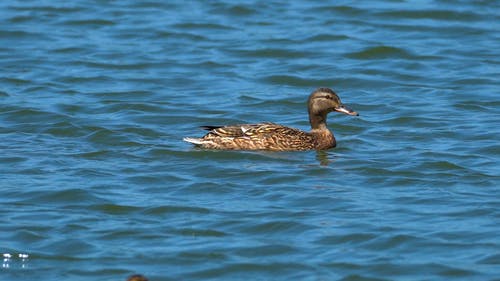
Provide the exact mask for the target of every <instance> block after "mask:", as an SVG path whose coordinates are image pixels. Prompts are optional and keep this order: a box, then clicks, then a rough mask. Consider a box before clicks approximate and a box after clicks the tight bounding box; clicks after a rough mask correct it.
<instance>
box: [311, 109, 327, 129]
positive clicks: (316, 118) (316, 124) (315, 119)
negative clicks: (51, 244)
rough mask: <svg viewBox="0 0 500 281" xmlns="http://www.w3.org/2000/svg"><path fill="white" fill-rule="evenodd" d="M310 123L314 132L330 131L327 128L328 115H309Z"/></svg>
mask: <svg viewBox="0 0 500 281" xmlns="http://www.w3.org/2000/svg"><path fill="white" fill-rule="evenodd" d="M309 122H310V123H311V129H312V130H328V128H327V127H326V113H316V114H314V113H309Z"/></svg>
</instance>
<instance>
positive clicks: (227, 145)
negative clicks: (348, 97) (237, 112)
mask: <svg viewBox="0 0 500 281" xmlns="http://www.w3.org/2000/svg"><path fill="white" fill-rule="evenodd" d="M308 111H309V122H310V123H311V131H310V132H304V131H301V130H299V129H295V128H290V127H285V126H282V125H279V124H274V123H268V122H266V123H260V124H242V125H231V126H203V127H202V128H203V129H205V130H208V131H209V132H208V134H206V135H205V136H204V137H202V138H184V140H185V141H187V142H190V143H193V144H195V145H198V146H201V147H203V148H209V149H226V150H273V151H292V150H310V149H317V150H323V149H329V148H332V147H335V145H336V141H335V137H334V136H333V134H332V132H331V131H330V130H328V128H327V127H326V115H327V114H328V113H329V112H331V111H338V112H342V113H345V114H349V115H358V114H357V113H356V112H354V111H352V110H350V109H348V108H346V107H345V106H344V105H342V103H341V101H340V98H339V97H338V96H337V94H335V93H334V92H333V91H332V90H331V89H328V88H319V89H317V90H315V91H314V92H312V94H311V95H310V96H309V99H308Z"/></svg>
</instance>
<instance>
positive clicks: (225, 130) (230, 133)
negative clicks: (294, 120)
mask: <svg viewBox="0 0 500 281" xmlns="http://www.w3.org/2000/svg"><path fill="white" fill-rule="evenodd" d="M201 128H203V129H205V130H208V131H210V132H209V134H212V135H216V136H219V137H227V138H238V137H245V138H256V137H261V136H265V135H269V134H276V133H278V134H281V135H287V134H296V133H298V132H301V131H300V130H297V129H293V128H289V127H285V126H282V125H278V124H274V123H259V124H241V125H231V126H202V127H201Z"/></svg>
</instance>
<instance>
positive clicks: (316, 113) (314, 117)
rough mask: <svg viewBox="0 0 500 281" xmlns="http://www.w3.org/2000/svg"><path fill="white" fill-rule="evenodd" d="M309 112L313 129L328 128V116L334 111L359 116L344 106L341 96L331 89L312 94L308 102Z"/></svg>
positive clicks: (318, 90)
mask: <svg viewBox="0 0 500 281" xmlns="http://www.w3.org/2000/svg"><path fill="white" fill-rule="evenodd" d="M308 110H309V121H310V122H311V127H312V128H313V129H323V128H326V115H327V114H328V113H330V112H332V111H337V112H341V113H344V114H348V115H353V116H358V115H359V114H358V113H357V112H355V111H353V110H352V109H350V108H348V107H346V106H345V105H343V104H342V102H341V101H340V98H339V96H337V94H336V93H335V92H334V91H332V89H329V88H318V89H316V90H315V91H314V92H312V93H311V95H310V96H309V100H308Z"/></svg>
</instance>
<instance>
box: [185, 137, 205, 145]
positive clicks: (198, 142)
mask: <svg viewBox="0 0 500 281" xmlns="http://www.w3.org/2000/svg"><path fill="white" fill-rule="evenodd" d="M182 140H183V141H186V142H189V143H192V144H202V143H203V140H202V139H198V138H183V139H182Z"/></svg>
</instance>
